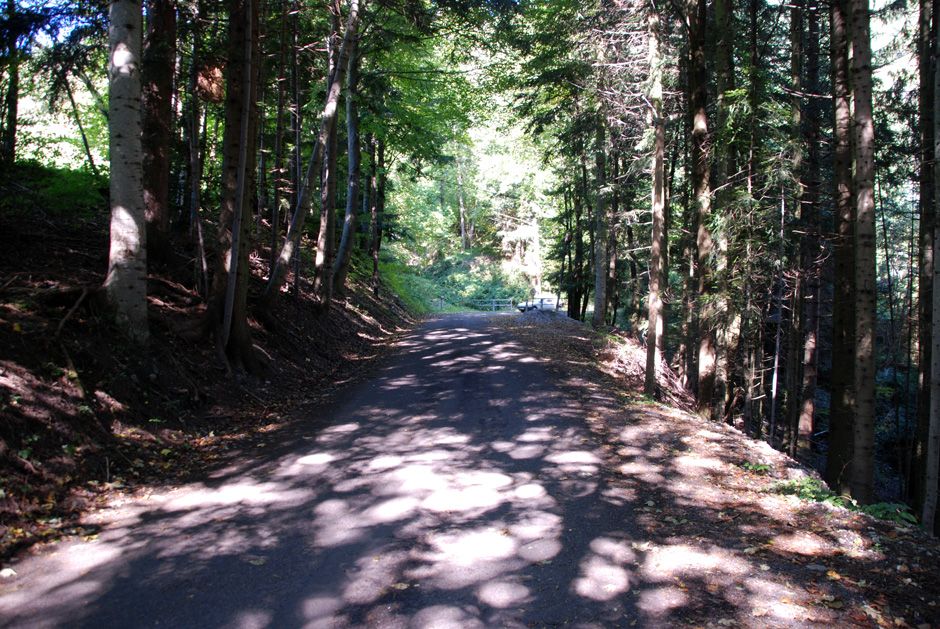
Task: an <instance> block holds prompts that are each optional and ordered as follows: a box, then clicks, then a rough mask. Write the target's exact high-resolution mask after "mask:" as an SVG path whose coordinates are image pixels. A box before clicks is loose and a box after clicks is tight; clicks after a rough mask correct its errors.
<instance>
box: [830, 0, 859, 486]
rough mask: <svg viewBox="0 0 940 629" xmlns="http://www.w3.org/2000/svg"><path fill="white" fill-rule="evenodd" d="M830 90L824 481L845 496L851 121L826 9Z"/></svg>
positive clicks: (850, 412)
mask: <svg viewBox="0 0 940 629" xmlns="http://www.w3.org/2000/svg"><path fill="white" fill-rule="evenodd" d="M830 11H831V12H830V42H831V44H830V45H831V74H832V90H833V108H834V110H833V181H832V186H833V206H834V207H833V215H834V220H835V225H834V234H833V248H834V254H833V266H834V269H833V306H832V325H833V340H832V364H833V365H836V366H837V367H836V368H835V369H833V370H832V393H831V408H830V413H829V455H828V458H827V459H826V473H825V480H826V483H827V484H828V485H829V488H830V489H832V491H834V492H837V493H848V490H849V479H850V478H851V476H852V457H853V453H854V446H853V439H854V428H853V426H854V417H855V416H854V404H855V391H854V388H855V383H854V380H855V376H854V374H855V359H854V356H855V328H854V326H855V274H854V273H855V271H854V269H855V239H854V237H853V229H854V227H853V225H854V209H853V204H852V197H853V193H852V140H851V133H852V120H851V116H850V111H851V106H850V103H849V95H850V92H849V65H848V15H847V12H848V7H847V2H846V0H838V1H836V2H833V3H832V5H831V10H830Z"/></svg>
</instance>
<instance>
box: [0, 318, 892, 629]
mask: <svg viewBox="0 0 940 629" xmlns="http://www.w3.org/2000/svg"><path fill="white" fill-rule="evenodd" d="M497 321H498V320H497V319H491V318H480V317H473V316H467V315H455V316H452V317H441V318H438V319H435V320H434V321H432V322H430V323H429V324H428V325H426V326H423V327H421V328H419V329H418V330H416V331H415V332H414V333H412V334H410V335H408V336H406V337H405V338H404V339H403V340H402V342H401V343H400V352H399V358H398V359H396V360H394V361H392V362H391V363H389V365H388V366H387V367H386V368H384V369H383V370H381V371H380V372H379V373H378V374H377V375H376V378H375V379H373V380H371V381H370V382H368V383H363V384H361V385H359V386H357V387H355V388H353V389H350V391H349V393H348V395H344V396H343V400H340V401H341V402H342V403H340V404H338V405H337V406H336V408H334V409H331V410H320V411H318V412H317V413H315V414H312V415H311V416H310V417H308V418H304V419H300V420H298V422H297V423H295V424H294V425H293V426H292V427H291V428H289V429H286V430H285V431H284V432H283V434H282V435H281V439H279V444H278V445H277V446H276V447H271V448H267V449H265V451H263V452H258V453H256V458H254V459H252V460H251V461H250V462H249V461H242V462H241V463H240V464H239V465H237V466H234V467H231V468H227V469H222V470H218V471H217V473H215V474H214V475H213V476H210V477H208V478H206V479H204V480H201V481H198V482H193V483H191V484H189V485H188V486H186V487H183V488H181V489H180V490H179V491H175V492H169V493H167V494H165V495H163V496H158V497H155V498H154V499H153V500H151V501H149V503H148V502H146V501H144V502H138V503H133V504H131V505H128V506H126V507H125V508H123V509H121V510H119V511H118V512H115V514H116V516H117V517H118V519H116V520H115V522H114V524H113V525H111V526H107V527H105V532H104V533H102V534H101V536H100V538H99V539H98V541H97V542H95V543H91V544H84V545H75V546H72V547H70V548H68V549H67V550H63V551H61V552H59V553H58V554H56V555H55V556H53V557H51V558H49V560H48V561H51V562H52V563H51V564H47V565H51V569H50V570H49V571H48V572H45V573H43V574H42V577H41V578H39V573H38V572H37V576H36V577H33V578H32V580H31V581H30V582H25V581H24V582H23V583H22V584H15V586H14V589H13V590H12V591H9V590H8V591H7V592H4V593H3V594H2V595H0V613H2V614H3V615H4V616H5V617H6V618H7V619H8V621H9V622H10V624H11V625H12V626H88V627H91V626H95V627H103V626H108V627H139V626H145V625H155V624H157V623H159V625H160V626H172V627H246V628H247V627H460V628H466V627H555V626H571V627H584V628H589V627H590V628H593V627H632V626H642V627H672V626H676V625H679V624H693V625H697V626H699V625H701V626H704V625H708V624H712V625H715V626H755V627H757V626H761V627H767V626H786V627H790V626H800V625H803V624H806V625H807V626H809V624H811V623H813V622H821V621H828V622H834V621H836V622H838V623H840V626H845V625H846V624H849V621H850V618H851V617H850V616H848V615H847V614H848V613H850V612H851V613H855V614H858V613H863V612H862V611H860V610H862V604H863V603H864V604H866V605H869V608H871V610H872V611H873V612H875V613H878V610H877V609H875V608H874V607H871V601H866V600H863V599H861V598H860V597H859V596H858V583H857V582H856V583H854V584H849V583H846V579H843V578H841V577H840V578H838V579H836V578H832V577H831V575H829V574H828V573H829V572H830V571H833V572H834V569H831V568H830V567H829V566H827V565H822V564H825V562H826V560H827V559H828V558H831V557H833V556H835V554H838V553H841V554H842V555H841V556H847V557H852V558H853V561H858V562H869V563H870V564H872V565H875V564H876V563H877V561H878V560H879V555H878V553H876V552H874V551H872V550H871V549H870V548H869V547H868V544H869V541H870V540H868V539H867V538H865V537H864V536H862V535H861V534H859V533H858V532H856V531H848V533H850V535H841V534H840V533H838V532H836V531H835V530H834V529H833V530H818V531H816V530H810V529H807V528H805V527H804V523H803V522H802V521H801V520H800V519H799V518H800V517H801V516H800V515H799V512H798V511H796V510H794V509H791V508H787V509H783V508H782V505H783V503H786V502H787V499H785V498H782V497H778V496H774V495H769V494H757V493H756V492H752V493H753V499H752V500H750V501H744V502H742V499H741V493H740V490H739V486H740V485H742V484H744V485H747V484H749V483H752V482H754V481H755V479H756V477H755V475H753V474H751V473H750V472H748V471H747V470H744V469H742V468H741V466H740V462H741V460H742V458H744V457H745V456H748V457H749V456H751V455H752V453H751V452H750V451H748V452H745V451H744V450H742V448H744V447H745V446H744V445H742V444H741V442H740V441H739V440H738V439H737V438H736V437H735V436H734V435H732V434H731V433H730V432H729V431H727V430H725V429H723V428H721V427H719V426H714V425H703V424H701V423H697V422H696V421H694V420H693V419H691V418H688V417H685V416H684V415H682V414H680V413H677V412H675V411H670V410H669V409H666V408H663V407H659V406H656V405H645V406H636V405H634V406H633V407H631V408H630V409H629V410H630V412H631V413H632V415H630V418H629V421H628V420H627V416H626V415H624V406H623V400H622V399H621V398H620V396H618V395H616V392H615V391H613V390H610V389H609V387H608V386H606V385H604V384H603V383H599V382H595V383H581V384H579V385H578V389H577V391H578V394H577V395H574V394H573V391H572V390H571V389H570V386H569V385H570V383H569V385H565V384H564V383H561V385H560V386H559V384H558V383H557V382H555V381H554V380H553V379H552V378H551V377H550V376H549V367H550V366H551V365H549V364H547V361H546V360H545V359H544V358H537V357H536V356H535V355H533V354H532V353H531V352H530V351H529V350H527V349H526V348H525V347H523V346H522V345H521V344H520V343H519V341H518V340H516V339H515V338H514V337H513V336H512V335H510V334H509V333H507V331H506V330H505V329H503V327H502V326H500V325H497V324H496V322H497ZM571 359H572V360H573V361H578V360H579V358H578V357H575V356H572V357H571ZM580 362H583V361H580ZM556 375H557V374H556ZM561 375H562V376H564V375H565V374H561ZM569 375H570V374H569ZM585 387H589V388H585ZM590 387H593V389H591V388H590ZM631 404H633V403H631ZM324 414H325V415H324ZM309 425H317V426H321V428H319V429H317V430H315V431H310V432H309V433H306V432H305V430H304V427H305V426H309ZM322 426H325V427H322ZM766 456H768V457H772V455H771V454H770V453H767V454H766ZM776 460H777V459H774V461H776ZM778 472H779V473H784V472H785V470H782V469H780V470H778ZM794 514H796V515H794ZM861 526H862V525H859V527H861ZM771 531H772V532H773V533H772V535H771V533H770V532H771ZM820 565H822V570H820V568H819V566H820ZM840 606H841V609H840ZM846 610H849V611H846ZM863 620H864V617H860V618H858V619H857V621H858V622H863ZM851 622H855V621H854V620H852V621H851Z"/></svg>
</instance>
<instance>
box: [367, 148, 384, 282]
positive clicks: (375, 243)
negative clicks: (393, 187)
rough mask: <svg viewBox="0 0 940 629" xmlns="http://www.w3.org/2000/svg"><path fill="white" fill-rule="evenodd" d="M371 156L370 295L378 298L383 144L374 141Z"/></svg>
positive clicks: (382, 207)
mask: <svg viewBox="0 0 940 629" xmlns="http://www.w3.org/2000/svg"><path fill="white" fill-rule="evenodd" d="M374 148H375V152H374V154H373V155H372V164H373V166H372V177H373V185H372V189H373V200H372V246H371V252H372V294H373V295H375V296H376V297H378V296H379V249H381V247H382V220H383V219H384V217H385V182H386V176H385V142H383V141H382V140H381V139H379V138H375V140H374Z"/></svg>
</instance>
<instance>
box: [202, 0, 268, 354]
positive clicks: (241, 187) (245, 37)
mask: <svg viewBox="0 0 940 629" xmlns="http://www.w3.org/2000/svg"><path fill="white" fill-rule="evenodd" d="M231 1H232V4H231V9H230V13H229V55H228V67H227V77H226V90H225V127H224V131H223V140H222V190H221V194H220V197H221V198H220V210H219V231H218V237H217V251H218V256H217V257H216V265H215V273H214V274H213V277H212V288H211V290H210V295H209V305H208V308H207V316H208V317H209V321H210V324H211V325H212V327H213V331H214V333H215V336H216V341H217V343H218V344H219V349H220V350H221V351H223V352H224V353H225V356H226V357H227V358H228V359H229V361H231V368H232V369H234V370H235V371H238V372H241V371H243V370H246V369H247V370H250V369H252V367H253V363H254V357H253V352H252V346H251V340H250V335H249V329H248V312H247V293H248V276H249V274H250V269H249V267H248V250H249V246H250V233H251V229H250V228H251V205H250V203H248V202H247V199H248V198H250V196H249V194H248V185H247V181H248V176H249V175H248V161H249V159H250V155H251V154H252V152H253V151H254V147H253V144H254V142H253V140H254V134H252V133H251V130H252V126H253V125H252V120H251V119H252V117H253V116H255V115H256V107H255V102H254V97H253V96H254V74H255V72H254V66H253V64H254V63H255V61H254V59H255V58H256V55H255V54H254V52H255V50H256V48H255V42H256V41H257V38H256V37H255V34H256V33H257V9H258V2H257V0H231Z"/></svg>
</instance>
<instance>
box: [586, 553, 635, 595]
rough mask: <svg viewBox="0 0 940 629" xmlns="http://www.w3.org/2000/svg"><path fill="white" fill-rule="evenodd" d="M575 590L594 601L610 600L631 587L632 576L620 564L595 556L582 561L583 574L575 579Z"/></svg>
mask: <svg viewBox="0 0 940 629" xmlns="http://www.w3.org/2000/svg"><path fill="white" fill-rule="evenodd" d="M574 589H575V591H576V592H577V593H578V594H580V595H581V596H584V597H585V598H589V599H591V600H594V601H609V600H611V599H613V598H616V597H617V596H620V595H621V594H623V593H624V592H626V591H627V590H628V589H630V576H629V575H628V574H627V571H626V570H624V569H623V568H621V567H620V566H617V565H614V564H612V563H610V562H609V561H607V560H605V559H604V558H603V557H599V556H596V555H595V556H594V557H590V558H588V559H586V560H585V561H583V562H582V563H581V576H580V577H578V578H577V579H575V582H574Z"/></svg>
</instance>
